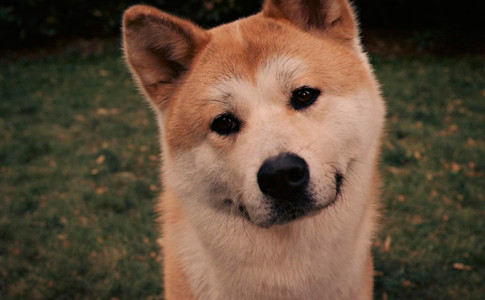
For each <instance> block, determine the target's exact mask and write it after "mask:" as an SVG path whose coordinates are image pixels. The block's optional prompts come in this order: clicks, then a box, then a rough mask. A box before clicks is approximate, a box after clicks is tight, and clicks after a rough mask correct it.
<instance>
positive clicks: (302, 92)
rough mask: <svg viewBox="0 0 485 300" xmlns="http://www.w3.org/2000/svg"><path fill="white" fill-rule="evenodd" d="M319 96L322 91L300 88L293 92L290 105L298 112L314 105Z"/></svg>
mask: <svg viewBox="0 0 485 300" xmlns="http://www.w3.org/2000/svg"><path fill="white" fill-rule="evenodd" d="M319 95H320V91H319V90H317V89H313V88H310V87H307V86H304V87H300V88H297V89H296V90H294V91H293V92H292V94H291V100H290V104H291V106H292V107H293V108H294V109H296V110H299V109H303V108H306V107H308V106H310V105H312V104H313V102H315V100H317V98H318V96H319Z"/></svg>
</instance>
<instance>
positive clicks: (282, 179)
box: [257, 153, 315, 227]
mask: <svg viewBox="0 0 485 300" xmlns="http://www.w3.org/2000/svg"><path fill="white" fill-rule="evenodd" d="M257 180H258V185H259V189H260V190H261V192H262V193H263V194H264V195H265V196H266V198H267V199H268V200H269V201H270V205H271V212H270V214H271V215H270V219H269V220H268V222H267V223H265V224H264V225H263V227H266V226H271V225H273V224H284V223H287V222H289V221H291V220H294V219H296V218H298V217H300V216H303V215H306V214H307V213H308V212H310V211H312V210H314V208H315V205H314V201H313V200H312V197H311V195H310V194H309V192H308V185H309V181H310V169H309V168H308V164H307V163H306V161H305V160H304V159H303V158H301V157H300V156H298V155H295V154H292V153H282V154H279V155H278V156H275V157H271V158H268V159H267V160H266V161H264V162H263V164H262V165H261V167H260V169H259V171H258V174H257Z"/></svg>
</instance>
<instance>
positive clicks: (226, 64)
mask: <svg viewBox="0 0 485 300" xmlns="http://www.w3.org/2000/svg"><path fill="white" fill-rule="evenodd" d="M286 27H288V26H286ZM289 31H290V32H289ZM210 33H211V41H210V43H209V44H208V45H207V47H206V49H205V51H204V52H203V53H202V55H201V57H200V62H201V63H202V64H201V65H202V66H201V67H202V68H204V70H207V71H208V73H209V74H208V75H214V76H218V77H220V76H221V74H217V73H218V72H219V73H220V72H225V74H222V76H223V77H224V75H226V76H230V77H249V78H248V79H251V80H254V79H255V76H256V74H257V72H258V70H259V69H260V68H261V67H262V65H263V64H265V63H267V61H268V60H271V59H273V58H274V57H277V56H282V55H285V56H290V55H292V54H295V53H296V51H295V50H294V49H292V48H294V47H292V45H290V44H288V41H289V40H290V39H291V38H290V35H291V30H289V28H285V26H283V25H281V24H279V23H278V22H276V21H274V20H272V19H269V18H262V17H250V18H247V19H242V20H238V21H236V22H232V23H229V24H225V25H223V26H220V27H217V28H214V29H212V30H211V31H210ZM292 38H293V42H295V41H294V38H295V37H292ZM300 38H301V37H300ZM211 79H213V78H211Z"/></svg>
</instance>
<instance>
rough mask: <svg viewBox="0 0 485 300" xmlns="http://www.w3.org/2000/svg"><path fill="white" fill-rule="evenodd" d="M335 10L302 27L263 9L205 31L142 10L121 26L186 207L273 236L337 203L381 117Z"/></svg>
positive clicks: (350, 22)
mask: <svg viewBox="0 0 485 300" xmlns="http://www.w3.org/2000/svg"><path fill="white" fill-rule="evenodd" d="M330 2H331V1H330ZM334 2H335V3H336V4H333V6H334V8H333V10H332V11H331V12H333V13H334V15H333V16H332V15H331V14H330V13H327V14H326V16H327V19H326V20H324V21H320V22H317V21H315V18H317V20H318V18H319V17H318V16H311V15H310V12H308V11H307V12H306V14H307V15H306V16H307V19H308V20H307V21H306V23H305V22H304V23H303V25H302V24H299V23H298V22H300V21H299V20H300V19H301V16H300V17H298V18H293V19H291V13H289V12H288V11H287V10H288V9H292V8H288V7H284V5H283V6H278V5H275V4H272V3H271V1H268V2H267V3H266V4H265V9H264V11H263V13H261V14H258V15H256V16H253V17H250V18H247V19H243V20H239V21H237V22H234V23H230V24H227V25H224V26H221V27H218V28H215V29H212V30H210V31H202V30H201V29H199V28H197V27H195V26H194V25H191V24H190V23H187V22H186V21H182V20H180V19H175V18H174V17H170V16H168V15H166V14H163V13H161V12H159V11H156V10H154V9H150V8H147V7H135V8H134V9H132V11H131V14H130V12H128V13H127V14H126V15H125V20H124V23H125V27H124V28H125V50H126V56H127V58H128V61H129V63H130V65H131V67H132V70H133V71H134V73H135V75H136V76H137V78H138V80H139V82H140V83H141V85H142V86H143V88H144V91H145V92H146V94H147V96H148V98H149V99H150V100H151V102H152V104H153V106H154V108H155V111H156V112H157V113H158V116H159V123H160V127H161V131H162V132H161V133H162V139H163V142H162V144H163V151H164V158H165V159H164V166H163V170H164V172H165V173H166V174H167V176H164V179H165V184H166V185H167V186H170V187H171V188H172V189H174V190H175V191H176V192H177V193H178V194H179V195H181V198H182V199H183V200H184V201H192V203H189V205H194V206H196V207H201V208H202V209H208V210H215V211H217V212H219V213H220V212H224V213H228V214H234V213H237V214H238V215H239V216H240V217H241V218H246V219H247V220H249V221H250V222H252V223H253V224H255V225H258V226H261V227H269V226H271V225H274V224H283V223H286V222H289V221H292V220H294V219H296V218H299V217H302V216H305V215H312V214H315V213H317V212H318V211H319V210H321V209H324V208H326V207H328V206H330V205H332V204H333V203H335V202H336V201H338V199H339V197H340V196H341V195H342V193H344V192H345V178H346V176H347V174H348V173H349V172H351V170H352V167H353V165H354V164H356V163H359V159H360V158H361V157H363V156H366V155H368V154H369V152H371V149H373V148H374V147H375V145H376V144H377V143H378V139H379V137H380V131H381V126H382V118H383V113H384V112H383V110H384V109H383V105H382V103H381V100H380V97H379V92H378V88H377V85H376V83H375V81H374V79H373V76H372V74H371V72H370V70H369V67H368V64H367V62H366V60H365V58H364V56H363V55H362V54H361V51H360V46H359V45H358V43H357V33H356V29H355V23H354V19H353V16H352V14H351V11H350V10H349V7H348V5H347V4H346V3H344V2H343V1H334ZM329 7H331V5H329V4H328V3H327V4H326V5H324V7H323V6H322V8H321V9H326V10H328V9H329ZM335 7H338V8H339V9H340V10H336V9H335ZM315 9H316V8H315ZM319 9H320V8H319ZM283 13H284V15H285V16H288V15H290V17H288V19H289V20H290V21H292V22H288V19H287V18H286V17H285V18H283V19H280V17H279V15H280V14H283ZM300 13H301V12H300ZM293 14H295V12H293ZM312 18H313V19H312ZM312 20H313V21H312ZM305 24H306V25H305ZM140 35H150V38H151V39H154V40H152V41H146V38H145V39H143V38H140Z"/></svg>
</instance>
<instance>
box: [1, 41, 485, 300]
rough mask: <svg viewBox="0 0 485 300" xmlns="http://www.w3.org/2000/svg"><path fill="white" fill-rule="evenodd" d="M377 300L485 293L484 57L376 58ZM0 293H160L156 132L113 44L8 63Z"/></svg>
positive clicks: (4, 90) (4, 88)
mask: <svg viewBox="0 0 485 300" xmlns="http://www.w3.org/2000/svg"><path fill="white" fill-rule="evenodd" d="M372 62H373V64H374V65H375V68H376V74H377V76H378V77H379V79H380V81H381V83H382V87H383V93H384V96H385V98H386V100H387V103H388V108H389V113H388V136H387V138H386V141H385V144H384V147H383V160H382V167H381V169H382V173H383V181H384V184H383V188H382V204H383V218H382V226H381V230H380V232H379V234H378V236H377V238H376V241H375V247H374V256H375V268H376V285H375V294H376V298H377V299H387V298H388V299H425V298H427V299H483V296H484V295H485V284H484V282H485V229H484V228H485V197H484V194H485V188H484V186H485V180H484V170H485V153H484V152H485V139H484V137H485V59H484V58H483V57H481V58H480V57H452V58H443V57H441V58H438V57H430V56H424V57H411V56H409V57H385V56H373V57H372ZM0 71H1V73H0V298H2V299H8V298H49V299H53V298H61V299H63V298H64V299H72V298H86V297H87V298H101V299H109V298H119V299H142V298H157V297H159V295H161V293H162V290H163V287H162V285H161V276H160V271H159V270H160V267H159V263H160V256H159V251H158V248H157V246H156V239H157V230H156V226H155V220H154V219H155V214H154V212H153V210H152V207H153V202H154V201H155V199H156V196H157V194H158V193H159V189H160V185H159V180H158V178H159V177H158V170H159V169H158V142H157V130H156V126H155V122H154V118H153V116H152V113H151V112H150V110H149V109H148V107H147V105H146V104H145V103H144V102H143V101H142V100H141V99H142V98H141V97H140V96H139V94H138V92H137V90H136V89H135V88H134V86H133V84H132V82H131V79H130V77H129V74H128V72H127V71H126V68H125V66H124V64H123V61H122V60H121V58H120V53H119V50H118V46H117V45H114V44H112V43H107V44H105V45H104V50H103V51H101V52H100V53H98V54H90V55H82V53H80V52H77V51H71V52H69V53H64V54H59V55H52V56H49V57H44V58H35V59H27V58H17V59H13V60H7V59H2V60H1V61H0Z"/></svg>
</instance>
